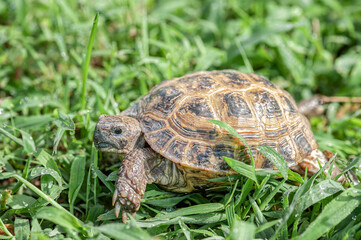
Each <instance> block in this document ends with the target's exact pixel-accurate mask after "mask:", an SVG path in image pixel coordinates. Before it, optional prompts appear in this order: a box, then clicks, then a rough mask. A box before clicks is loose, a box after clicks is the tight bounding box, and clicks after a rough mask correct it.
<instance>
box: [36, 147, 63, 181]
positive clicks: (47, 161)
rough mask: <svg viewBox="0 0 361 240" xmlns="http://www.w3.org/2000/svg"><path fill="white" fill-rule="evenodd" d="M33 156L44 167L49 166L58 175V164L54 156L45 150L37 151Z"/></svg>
mask: <svg viewBox="0 0 361 240" xmlns="http://www.w3.org/2000/svg"><path fill="white" fill-rule="evenodd" d="M35 157H36V159H37V160H39V162H40V163H41V164H42V165H43V166H44V167H46V168H51V169H53V170H54V171H56V172H57V173H58V174H59V175H60V171H59V168H58V165H57V164H56V162H55V160H54V158H53V157H52V156H51V155H50V154H49V153H47V152H46V151H45V150H41V151H39V150H38V151H37V152H36V153H35Z"/></svg>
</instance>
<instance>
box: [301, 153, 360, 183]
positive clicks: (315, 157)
mask: <svg viewBox="0 0 361 240" xmlns="http://www.w3.org/2000/svg"><path fill="white" fill-rule="evenodd" d="M326 155H330V156H326ZM331 157H332V153H330V152H328V154H324V153H322V152H321V151H320V150H319V149H316V150H313V151H312V153H311V156H310V157H308V158H305V159H303V161H302V162H301V163H299V164H298V165H299V166H300V167H301V168H302V170H305V169H306V168H307V173H309V174H310V175H314V174H316V173H317V172H318V171H319V170H320V167H319V164H318V162H320V164H321V166H324V165H325V164H326V163H327V162H328V160H329V159H330V158H331ZM328 171H330V169H329V166H328V167H327V168H326V169H325V173H327V172H328ZM341 172H342V170H341V169H340V168H338V167H337V166H336V165H335V164H333V169H332V175H331V178H333V177H335V176H337V175H338V174H340V173H341ZM347 179H348V180H349V181H350V182H351V183H353V184H358V183H359V181H358V179H357V177H356V175H355V174H354V173H353V172H351V171H350V172H349V174H348V176H347ZM337 181H338V182H346V178H345V176H344V175H342V176H340V177H339V178H338V180H337Z"/></svg>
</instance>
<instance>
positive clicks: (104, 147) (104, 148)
mask: <svg viewBox="0 0 361 240" xmlns="http://www.w3.org/2000/svg"><path fill="white" fill-rule="evenodd" d="M95 147H96V148H97V149H98V150H99V151H101V152H112V153H121V151H120V150H119V149H118V147H117V146H115V145H114V144H113V143H109V142H100V143H96V144H95Z"/></svg>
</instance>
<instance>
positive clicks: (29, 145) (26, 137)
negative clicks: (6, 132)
mask: <svg viewBox="0 0 361 240" xmlns="http://www.w3.org/2000/svg"><path fill="white" fill-rule="evenodd" d="M19 131H20V132H21V136H22V137H23V146H24V150H25V152H26V153H27V154H32V153H34V152H35V151H36V147H35V143H34V140H33V137H32V136H31V135H30V134H29V133H27V132H25V131H23V130H19Z"/></svg>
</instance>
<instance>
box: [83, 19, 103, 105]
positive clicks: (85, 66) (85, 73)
mask: <svg viewBox="0 0 361 240" xmlns="http://www.w3.org/2000/svg"><path fill="white" fill-rule="evenodd" d="M98 17H99V13H97V14H96V15H95V18H94V21H93V27H92V30H91V33H90V38H89V42H88V47H87V51H86V56H85V60H84V63H83V71H82V89H81V109H82V110H84V109H85V107H86V97H85V92H86V82H87V78H88V71H89V65H90V58H91V53H92V49H93V43H94V38H95V32H96V30H97V26H98Z"/></svg>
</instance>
